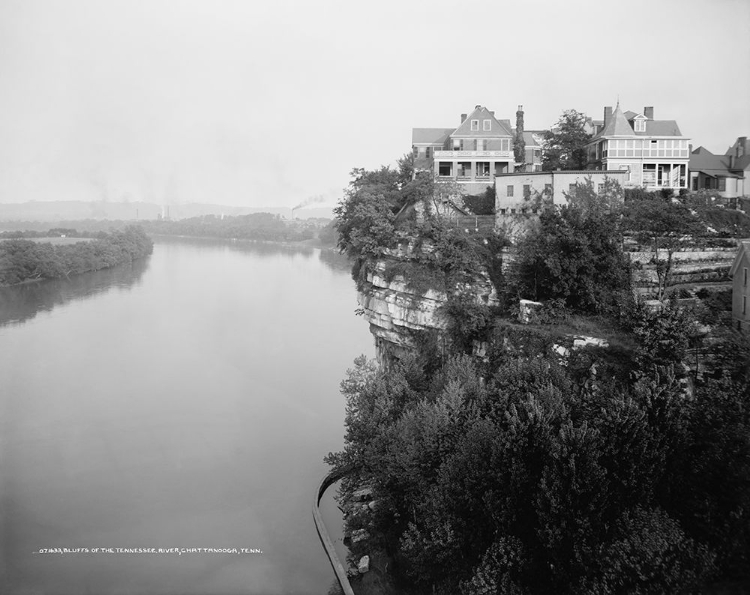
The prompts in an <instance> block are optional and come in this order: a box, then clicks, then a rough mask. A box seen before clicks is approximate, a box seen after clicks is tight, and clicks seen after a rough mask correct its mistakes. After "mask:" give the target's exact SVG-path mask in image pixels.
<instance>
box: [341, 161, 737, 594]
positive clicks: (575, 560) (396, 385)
mask: <svg viewBox="0 0 750 595" xmlns="http://www.w3.org/2000/svg"><path fill="white" fill-rule="evenodd" d="M355 174H356V175H355V182H354V183H353V184H352V185H350V190H349V192H348V195H347V198H346V200H345V201H344V202H342V204H341V206H340V207H339V209H338V213H337V217H338V218H337V229H338V231H339V233H340V244H339V245H340V247H341V248H342V249H343V250H345V251H347V252H348V253H349V255H350V256H351V257H352V258H353V259H354V260H355V274H358V278H359V280H360V281H361V277H362V275H361V273H362V271H363V270H365V269H366V268H367V267H368V266H369V265H371V264H372V262H373V261H374V260H376V259H385V260H388V258H389V257H390V259H391V260H392V261H394V262H396V263H397V264H393V265H390V266H391V268H390V269H388V268H386V271H385V274H386V275H388V274H389V273H390V274H392V275H395V274H401V275H403V276H404V277H406V278H407V280H408V279H412V280H414V279H417V280H418V281H412V282H416V283H418V284H421V285H423V286H425V287H426V286H429V287H435V286H438V287H440V288H442V289H443V290H445V291H446V292H447V294H448V299H447V303H446V304H445V306H444V307H443V310H442V313H443V315H444V316H445V318H446V323H447V327H446V330H445V333H444V335H441V336H437V335H431V334H418V335H415V341H414V342H415V345H416V348H415V349H414V350H413V352H412V353H411V354H409V355H408V356H405V357H402V358H401V359H400V360H392V361H391V362H390V363H389V365H388V367H387V369H379V368H378V367H377V366H376V365H375V364H374V363H373V362H369V361H367V360H365V359H363V358H360V359H358V360H357V361H356V362H355V367H354V369H352V370H350V371H349V373H348V376H347V378H346V379H345V380H344V382H342V392H343V394H344V395H345V397H346V400H347V415H346V435H345V447H344V449H343V451H341V452H339V453H334V454H331V455H329V457H328V458H327V460H328V462H329V463H330V464H331V465H333V466H335V467H341V468H344V467H346V468H352V469H353V470H354V471H353V472H352V473H351V474H350V475H349V477H348V478H347V479H346V480H345V481H344V492H345V493H346V492H347V491H348V492H351V491H352V490H353V489H355V488H356V487H360V486H363V485H368V486H371V488H372V492H373V497H374V499H375V504H374V505H373V506H372V507H367V506H365V507H357V511H355V512H352V513H351V514H350V516H349V517H348V518H347V525H348V528H349V529H350V530H351V531H358V532H359V533H358V535H360V536H361V535H363V534H364V535H366V537H365V538H363V539H364V544H365V546H366V547H367V548H368V549H367V550H365V549H361V548H363V547H364V546H363V545H362V541H361V540H360V541H358V543H359V545H357V544H353V546H352V547H353V548H354V553H355V555H356V554H357V553H358V552H361V553H367V552H369V551H372V550H374V549H381V550H383V551H384V552H385V553H386V555H387V556H388V558H389V560H390V561H391V562H392V566H390V568H391V569H392V571H393V573H394V576H395V577H396V579H397V581H398V588H399V589H400V590H401V591H400V592H411V593H419V594H421V593H424V594H428V593H432V594H448V593H466V594H480V593H481V594H490V593H512V594H517V595H526V594H528V595H531V594H536V593H571V594H572V593H576V594H577V593H590V594H619V593H634V594H638V593H644V594H645V593H680V592H694V591H696V590H698V589H700V588H701V587H702V586H703V585H705V584H707V583H711V582H714V581H717V580H733V581H750V575H748V569H749V568H750V408H749V406H750V359H749V358H750V345H748V342H747V339H746V338H744V337H742V336H741V335H739V334H738V333H736V332H735V331H733V330H732V328H731V326H730V325H728V324H726V320H723V319H722V317H720V316H719V317H717V316H716V313H715V312H714V311H713V309H715V308H716V307H718V304H719V300H720V299H721V300H723V302H722V303H723V304H724V305H723V306H721V307H723V308H726V307H727V305H728V303H727V302H726V300H725V299H724V298H721V297H720V296H717V297H716V299H714V300H713V302H712V301H711V300H708V299H707V304H708V306H707V307H705V308H703V309H702V310H701V311H688V310H686V309H684V308H681V307H678V306H677V303H676V302H667V303H665V304H664V305H663V307H662V308H661V309H660V310H652V309H649V308H646V307H645V306H644V304H642V303H640V302H638V301H636V300H635V299H634V298H633V294H632V293H631V292H630V291H629V289H630V285H629V283H630V270H629V264H628V263H629V261H628V259H627V258H626V256H625V254H624V252H623V243H624V238H625V236H626V234H627V235H630V236H632V237H636V236H637V239H640V240H642V241H643V242H644V243H647V244H648V245H649V246H653V245H657V246H658V248H657V249H656V251H655V254H654V258H655V262H656V263H657V265H658V259H660V258H663V257H664V256H663V254H664V252H665V251H666V253H667V254H668V253H669V249H670V246H672V244H670V242H672V240H675V241H677V240H678V239H681V238H683V236H684V235H686V234H691V233H697V232H700V231H701V225H702V224H701V223H700V222H697V221H699V218H698V217H697V216H696V215H695V214H694V213H693V212H691V211H690V209H686V208H685V207H684V206H683V205H681V204H677V203H673V202H672V201H671V200H669V198H668V197H666V198H665V197H662V196H655V195H639V196H637V197H635V196H630V197H628V198H629V200H624V197H623V192H622V190H621V189H620V188H619V186H618V185H617V184H615V183H614V182H611V181H608V182H606V183H605V184H604V186H603V187H602V188H600V189H598V190H597V191H594V186H593V183H592V182H591V180H588V181H586V182H584V183H581V184H578V185H576V186H575V187H574V188H573V189H572V190H571V192H570V193H569V195H568V205H567V206H566V207H564V208H562V209H560V210H553V209H542V212H541V214H540V215H539V216H538V218H537V220H536V223H533V218H532V217H530V218H529V219H530V220H531V221H532V224H531V226H530V229H529V232H528V235H527V237H526V239H525V240H523V241H521V242H520V243H519V245H518V247H517V248H518V249H517V257H516V263H515V265H514V267H511V269H510V270H509V271H506V270H505V268H504V267H503V263H502V248H503V247H504V246H505V245H506V242H505V241H504V239H503V238H502V237H501V236H496V235H489V236H485V237H482V236H466V235H462V234H460V233H456V232H455V230H454V229H452V228H451V227H450V226H449V225H446V224H444V222H443V221H441V219H440V218H439V217H432V216H430V213H431V211H430V201H432V204H433V206H437V205H435V198H434V197H435V193H434V192H433V189H432V188H431V186H430V184H431V182H430V180H420V179H419V178H418V177H417V178H415V179H413V180H409V181H406V180H404V179H403V178H402V179H399V177H398V172H394V171H390V170H387V168H386V169H384V170H380V171H379V172H365V171H364V170H357V172H355ZM419 204H421V205H422V208H423V209H424V215H423V217H422V218H421V219H420V220H418V219H415V218H410V217H409V214H410V208H411V207H414V206H415V205H419ZM412 210H413V209H412ZM670 222H671V223H670ZM703 228H705V226H703ZM405 244H408V245H409V246H410V251H409V252H407V251H405V250H398V248H399V246H403V245H405ZM422 245H425V246H430V249H429V250H420V249H419V247H420V246H422ZM676 246H677V244H674V246H672V249H677V248H676ZM396 252H398V254H399V257H398V258H393V257H392V255H393V254H394V253H396ZM405 254H406V256H404V255H405ZM384 257H385V258H384ZM477 270H483V271H485V272H486V273H487V274H488V275H489V277H490V278H491V279H492V281H493V283H494V285H495V287H496V288H497V290H498V293H499V294H500V296H501V298H502V297H506V298H507V300H505V303H501V307H499V308H491V307H489V306H488V305H486V304H482V303H479V302H477V300H476V299H475V296H473V295H472V292H471V288H470V282H471V279H472V276H474V275H475V274H476V271H477ZM668 285H669V279H668V275H664V283H663V287H664V289H665V292H666V288H667V287H668ZM462 286H463V287H464V288H465V290H463V291H462V290H460V288H461V287H462ZM662 295H665V293H663V294H662ZM518 297H535V298H540V299H544V300H545V301H546V302H547V306H546V307H545V309H543V310H542V311H541V312H539V314H538V316H537V317H536V319H535V320H534V323H533V324H530V325H520V324H518V323H517V322H515V321H514V319H513V318H512V317H510V316H508V314H512V313H513V310H512V307H511V304H513V303H515V301H516V299H517V298H518ZM550 305H551V306H550ZM697 321H700V322H702V323H703V324H710V325H712V326H713V327H715V328H716V329H717V330H716V331H712V333H711V335H710V336H709V337H706V336H705V335H701V332H699V325H697V324H696V322H697ZM591 329H593V330H591ZM581 334H583V335H590V334H593V335H595V336H599V337H602V336H604V337H605V338H606V339H607V341H608V345H599V346H589V347H585V348H575V347H574V337H576V336H579V335H581ZM701 351H702V352H703V353H704V354H708V355H710V357H704V358H703V361H702V364H701V366H698V365H693V366H692V367H689V366H688V365H687V364H688V363H690V362H691V359H690V358H692V357H694V354H696V353H699V352H701ZM728 351H731V353H732V354H733V355H734V356H735V357H731V356H729V357H727V356H726V354H727V352H728ZM709 352H710V354H709ZM721 354H724V355H721ZM699 370H700V373H699ZM360 508H364V509H366V510H365V511H359V509H360ZM363 531H364V533H363ZM358 548H360V549H358Z"/></svg>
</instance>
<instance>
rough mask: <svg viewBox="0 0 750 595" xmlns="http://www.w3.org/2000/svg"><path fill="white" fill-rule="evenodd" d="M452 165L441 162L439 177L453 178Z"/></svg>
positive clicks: (448, 162) (447, 162)
mask: <svg viewBox="0 0 750 595" xmlns="http://www.w3.org/2000/svg"><path fill="white" fill-rule="evenodd" d="M452 165H453V164H452V163H451V162H450V161H441V162H440V163H439V164H438V175H439V176H452V175H453V172H452V169H453V167H452Z"/></svg>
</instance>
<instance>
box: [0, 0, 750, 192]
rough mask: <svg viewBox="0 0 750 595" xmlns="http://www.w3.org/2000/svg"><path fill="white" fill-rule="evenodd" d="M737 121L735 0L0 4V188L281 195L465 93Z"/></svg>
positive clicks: (377, 150)
mask: <svg viewBox="0 0 750 595" xmlns="http://www.w3.org/2000/svg"><path fill="white" fill-rule="evenodd" d="M618 96H619V98H620V102H621V106H622V107H623V109H631V110H634V111H640V110H642V108H643V106H645V105H652V106H654V108H655V116H656V118H657V119H660V118H663V119H674V120H677V122H678V124H679V125H680V128H681V129H682V131H683V134H685V135H687V136H689V137H690V138H691V139H692V140H691V142H692V143H693V145H694V147H697V146H699V145H703V146H705V147H707V148H708V149H709V150H711V151H714V152H721V153H723V152H724V151H725V150H726V149H727V147H728V146H729V145H730V144H731V143H732V142H734V140H735V139H736V137H738V136H750V99H749V98H750V1H748V0H707V1H704V0H646V1H641V0H631V1H629V2H626V3H622V2H617V3H615V2H609V1H605V0H591V1H589V0H566V1H564V2H563V1H558V0H534V1H518V0H514V1H512V2H505V1H500V0H487V1H466V0H465V1H463V2H456V1H451V2H448V1H445V0H430V1H429V2H428V1H411V0H398V1H394V0H378V1H370V2H358V1H355V0H348V1H342V2H336V1H330V0H325V1H315V0H305V1H302V0H297V1H290V0H287V1H284V0H274V1H267V2H259V1H257V0H242V1H240V0H238V1H229V0H211V1H208V0H126V1H119V0H90V1H85V0H64V1H41V0H0V202H22V201H27V200H62V199H65V200H110V201H120V200H132V201H136V200H146V201H154V202H164V201H167V202H173V203H175V202H213V203H221V204H230V205H245V206H293V205H295V204H297V203H299V202H302V201H304V200H306V199H308V198H310V197H314V196H324V197H326V198H328V199H329V201H333V200H335V199H336V198H337V197H338V196H340V195H341V189H342V188H344V187H345V186H346V185H347V183H348V181H349V172H350V170H351V169H352V168H354V167H366V168H373V167H377V166H379V165H381V164H389V163H394V162H395V160H396V159H397V158H398V157H400V156H401V155H403V154H404V153H406V152H408V151H409V150H410V147H411V129H412V127H443V126H445V127H449V126H457V125H458V123H459V118H460V114H461V113H462V112H469V111H471V110H472V109H473V107H474V106H475V105H477V104H481V105H486V106H487V107H488V108H489V109H491V110H495V112H496V115H497V116H498V117H499V118H509V119H511V120H515V111H516V106H517V105H518V104H523V105H524V109H525V112H526V127H527V128H547V127H549V126H551V125H552V124H553V123H554V122H555V121H556V120H557V118H558V117H559V115H560V113H561V112H562V111H563V110H564V109H569V108H574V109H577V110H579V111H582V112H585V113H587V114H588V115H591V116H593V117H595V118H601V117H602V112H603V106H604V105H614V104H615V103H616V101H617V98H618Z"/></svg>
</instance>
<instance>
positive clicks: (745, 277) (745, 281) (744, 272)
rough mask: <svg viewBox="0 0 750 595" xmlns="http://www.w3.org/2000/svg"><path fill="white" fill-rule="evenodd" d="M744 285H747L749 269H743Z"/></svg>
mask: <svg viewBox="0 0 750 595" xmlns="http://www.w3.org/2000/svg"><path fill="white" fill-rule="evenodd" d="M742 273H743V274H742V287H747V269H746V268H745V269H742Z"/></svg>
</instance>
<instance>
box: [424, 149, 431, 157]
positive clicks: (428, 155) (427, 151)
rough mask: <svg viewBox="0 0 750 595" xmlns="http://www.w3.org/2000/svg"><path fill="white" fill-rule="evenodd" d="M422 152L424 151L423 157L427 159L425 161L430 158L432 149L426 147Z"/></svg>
mask: <svg viewBox="0 0 750 595" xmlns="http://www.w3.org/2000/svg"><path fill="white" fill-rule="evenodd" d="M424 151H425V157H427V159H429V158H430V157H432V147H427V148H426V149H425V150H424Z"/></svg>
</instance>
